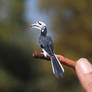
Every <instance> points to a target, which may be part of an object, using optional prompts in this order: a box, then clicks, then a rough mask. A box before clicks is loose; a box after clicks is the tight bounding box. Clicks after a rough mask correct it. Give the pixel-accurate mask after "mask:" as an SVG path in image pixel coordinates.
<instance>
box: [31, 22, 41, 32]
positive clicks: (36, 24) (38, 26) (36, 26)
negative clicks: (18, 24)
mask: <svg viewBox="0 0 92 92" xmlns="http://www.w3.org/2000/svg"><path fill="white" fill-rule="evenodd" d="M30 28H36V29H39V30H41V27H40V25H39V24H38V23H35V24H32V25H31V26H30Z"/></svg>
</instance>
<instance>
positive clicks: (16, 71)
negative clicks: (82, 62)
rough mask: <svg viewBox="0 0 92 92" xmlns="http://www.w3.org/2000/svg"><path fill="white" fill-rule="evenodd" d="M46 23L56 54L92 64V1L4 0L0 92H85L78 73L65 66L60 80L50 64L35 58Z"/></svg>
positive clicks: (0, 18)
mask: <svg viewBox="0 0 92 92" xmlns="http://www.w3.org/2000/svg"><path fill="white" fill-rule="evenodd" d="M38 20H41V21H44V22H45V23H46V24H47V26H48V34H49V35H51V36H52V38H53V40H54V45H55V53H57V54H58V53H59V54H63V55H64V56H65V57H68V58H70V59H72V60H75V61H76V60H78V59H79V58H81V57H85V58H88V59H89V60H90V61H92V0H0V92H51V91H52V92H83V90H82V88H81V85H80V83H79V81H78V79H77V77H76V74H75V72H74V71H73V70H72V69H70V68H68V67H66V66H64V68H65V75H64V78H61V79H57V78H55V76H54V75H53V73H52V68H51V64H50V62H47V61H44V60H37V59H34V58H32V52H33V51H34V50H38V49H40V47H39V44H38V43H37V38H38V36H39V35H40V32H38V31H34V30H31V32H30V30H29V31H25V30H26V28H28V26H29V25H30V24H31V23H33V22H35V21H38Z"/></svg>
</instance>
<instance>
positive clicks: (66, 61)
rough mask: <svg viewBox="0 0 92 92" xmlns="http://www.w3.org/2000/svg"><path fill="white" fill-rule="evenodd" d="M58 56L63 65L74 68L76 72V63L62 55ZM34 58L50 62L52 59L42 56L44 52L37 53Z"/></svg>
mask: <svg viewBox="0 0 92 92" xmlns="http://www.w3.org/2000/svg"><path fill="white" fill-rule="evenodd" d="M56 56H57V58H58V59H59V61H60V62H61V63H62V64H64V65H66V66H68V67H71V68H73V69H74V70H75V64H76V62H75V61H73V60H70V59H68V58H66V57H64V56H62V55H56ZM33 57H34V58H38V59H44V60H50V57H49V56H47V57H45V56H44V55H43V54H42V51H35V52H34V53H33Z"/></svg>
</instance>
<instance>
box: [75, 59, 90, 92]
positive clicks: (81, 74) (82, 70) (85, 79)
mask: <svg viewBox="0 0 92 92" xmlns="http://www.w3.org/2000/svg"><path fill="white" fill-rule="evenodd" d="M75 70H76V74H77V76H78V78H79V80H80V83H81V85H82V87H83V89H84V90H85V91H86V92H92V65H91V64H90V63H89V62H88V60H87V59H85V58H81V59H79V60H78V61H77V63H76V66H75Z"/></svg>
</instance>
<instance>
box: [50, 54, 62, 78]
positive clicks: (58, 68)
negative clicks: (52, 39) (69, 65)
mask: <svg viewBox="0 0 92 92" xmlns="http://www.w3.org/2000/svg"><path fill="white" fill-rule="evenodd" d="M51 64H52V69H53V73H54V74H55V76H56V77H57V78H59V77H63V76H64V68H63V66H62V65H61V63H60V62H59V60H58V58H57V57H56V56H55V55H54V56H51Z"/></svg>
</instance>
